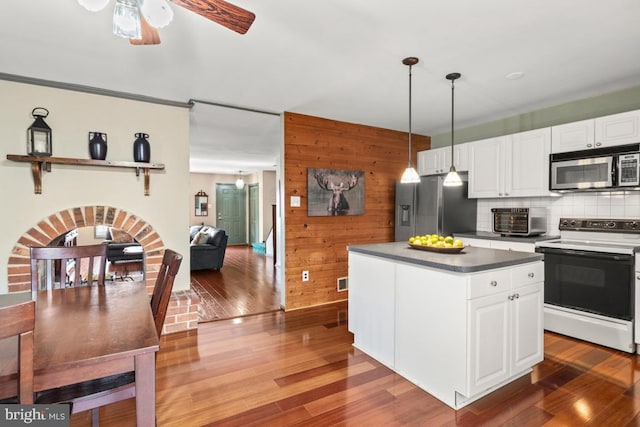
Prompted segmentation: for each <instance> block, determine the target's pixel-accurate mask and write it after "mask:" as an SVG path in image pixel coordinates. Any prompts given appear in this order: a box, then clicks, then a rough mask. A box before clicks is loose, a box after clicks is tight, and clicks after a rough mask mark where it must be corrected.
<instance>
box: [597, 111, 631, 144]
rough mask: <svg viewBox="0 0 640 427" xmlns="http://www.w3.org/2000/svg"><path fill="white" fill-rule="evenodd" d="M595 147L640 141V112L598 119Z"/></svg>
mask: <svg viewBox="0 0 640 427" xmlns="http://www.w3.org/2000/svg"><path fill="white" fill-rule="evenodd" d="M595 127H596V140H595V146H596V147H599V146H613V145H624V144H634V143H637V142H638V141H640V110H635V111H628V112H626V113H620V114H612V115H610V116H604V117H599V118H597V119H596V121H595Z"/></svg>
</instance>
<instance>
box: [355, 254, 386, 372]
mask: <svg viewBox="0 0 640 427" xmlns="http://www.w3.org/2000/svg"><path fill="white" fill-rule="evenodd" d="M349 330H350V331H351V332H353V335H354V344H355V345H356V347H358V348H359V349H361V350H362V351H364V352H365V353H367V354H368V355H369V356H371V357H373V358H374V359H376V360H378V361H379V362H380V363H383V364H384V365H386V366H388V367H390V368H393V366H394V347H395V338H394V337H395V264H394V263H392V262H389V261H384V260H382V259H380V258H375V257H370V256H366V255H361V254H355V253H353V252H350V253H349Z"/></svg>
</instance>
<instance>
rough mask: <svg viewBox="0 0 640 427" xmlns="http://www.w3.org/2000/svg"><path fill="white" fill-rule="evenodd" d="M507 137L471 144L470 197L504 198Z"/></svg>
mask: <svg viewBox="0 0 640 427" xmlns="http://www.w3.org/2000/svg"><path fill="white" fill-rule="evenodd" d="M505 150H506V137H505V136H499V137H496V138H489V139H483V140H481V141H475V142H471V143H469V197H470V198H481V197H503V196H504V192H505V190H504V177H505V170H504V168H505V167H506V163H505V157H506V154H505Z"/></svg>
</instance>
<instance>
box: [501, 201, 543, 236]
mask: <svg viewBox="0 0 640 427" xmlns="http://www.w3.org/2000/svg"><path fill="white" fill-rule="evenodd" d="M546 211H547V210H546V209H545V208H493V209H491V212H492V214H493V225H492V231H493V232H494V233H498V234H502V235H505V236H535V235H538V234H544V233H546V232H547V215H546Z"/></svg>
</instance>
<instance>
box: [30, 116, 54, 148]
mask: <svg viewBox="0 0 640 427" xmlns="http://www.w3.org/2000/svg"><path fill="white" fill-rule="evenodd" d="M36 110H43V111H45V113H44V114H42V113H40V114H38V113H37V112H36ZM31 115H32V116H33V118H34V119H36V120H35V121H34V122H33V124H32V125H31V126H29V128H28V129H27V154H29V155H30V156H51V152H52V151H51V128H50V127H49V125H47V124H46V123H45V121H44V119H45V118H46V117H47V116H48V115H49V110H47V109H46V108H42V107H36V108H34V109H33V111H31Z"/></svg>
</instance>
